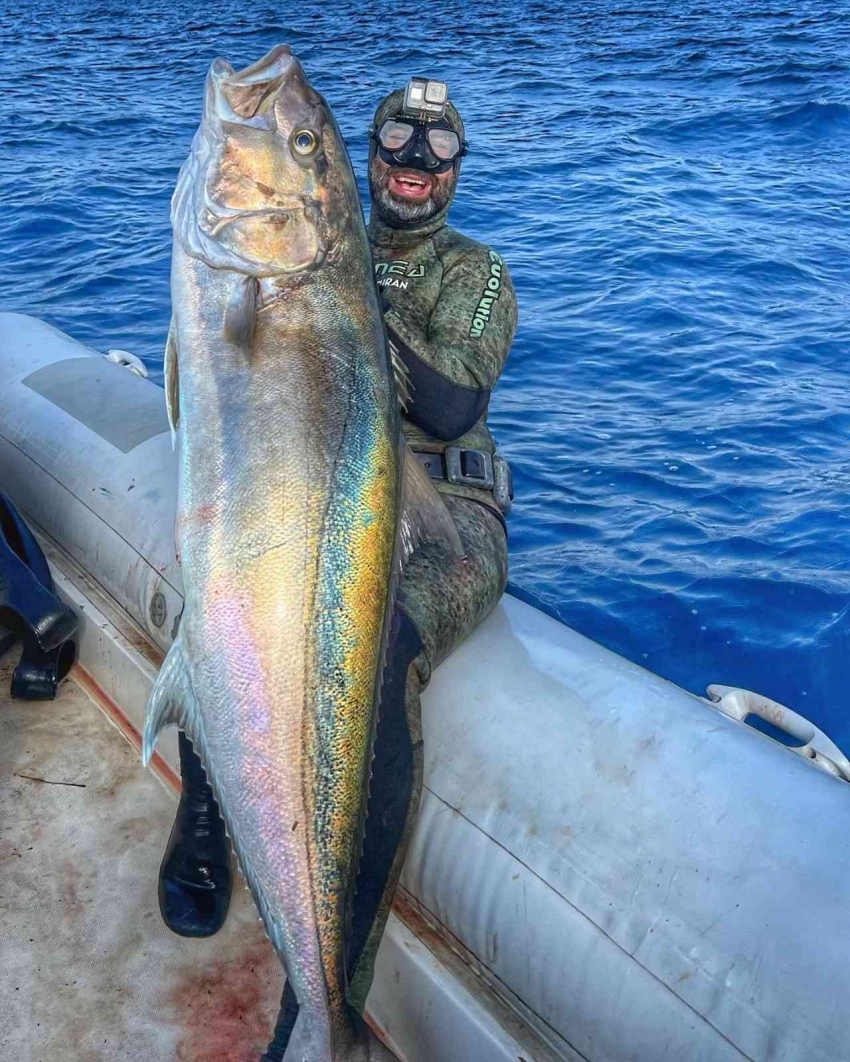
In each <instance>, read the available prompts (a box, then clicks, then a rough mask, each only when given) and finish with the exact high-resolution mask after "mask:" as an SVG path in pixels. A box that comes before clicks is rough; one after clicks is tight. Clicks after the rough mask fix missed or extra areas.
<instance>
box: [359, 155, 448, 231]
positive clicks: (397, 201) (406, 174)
mask: <svg viewBox="0 0 850 1062" xmlns="http://www.w3.org/2000/svg"><path fill="white" fill-rule="evenodd" d="M456 181H457V173H456V172H455V170H454V168H452V169H450V170H447V171H446V172H445V173H426V172H425V171H424V170H411V169H406V168H405V167H404V166H388V165H387V163H386V162H384V161H383V160H382V159H381V158H380V157H379V156H378V155H377V154H376V155H375V157H374V158H373V159H372V161H371V162H370V164H369V190H370V192H371V194H372V203H373V204H374V206H375V208H376V209H377V211H378V214H379V215H380V217H381V219H382V220H383V221H384V223H385V224H387V225H391V226H394V225H402V226H404V225H410V224H412V223H415V222H422V221H428V220H429V219H430V218H432V217H434V216H435V215H436V214H439V212H440V211H441V210H442V209H443V208H444V207H445V206H446V205H447V204H448V202H449V200H450V199H451V197H452V194H453V193H454V187H455V183H456Z"/></svg>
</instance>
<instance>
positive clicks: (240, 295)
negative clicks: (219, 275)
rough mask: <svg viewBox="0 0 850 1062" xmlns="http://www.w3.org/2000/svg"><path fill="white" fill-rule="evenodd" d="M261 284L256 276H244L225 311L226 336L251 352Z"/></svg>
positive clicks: (242, 348)
mask: <svg viewBox="0 0 850 1062" xmlns="http://www.w3.org/2000/svg"><path fill="white" fill-rule="evenodd" d="M258 293H259V284H258V283H257V281H256V279H255V278H254V277H244V278H243V279H242V280H241V281H240V283H239V284H238V286H237V288H236V291H235V293H234V295H233V298H232V299H231V300H230V303H229V304H228V306H227V309H226V310H225V311H224V338H225V339H226V340H227V342H228V343H232V344H233V345H234V346H236V347H239V348H240V349H241V350H244V351H245V352H246V353H248V354H250V352H251V346H252V344H253V342H254V325H255V323H256V320H257V296H258Z"/></svg>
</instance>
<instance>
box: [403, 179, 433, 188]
mask: <svg viewBox="0 0 850 1062" xmlns="http://www.w3.org/2000/svg"><path fill="white" fill-rule="evenodd" d="M396 180H397V181H398V182H399V184H409V185H410V187H411V188H425V186H426V185H425V181H421V180H419V178H418V177H396Z"/></svg>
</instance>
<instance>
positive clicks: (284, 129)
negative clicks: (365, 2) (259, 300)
mask: <svg viewBox="0 0 850 1062" xmlns="http://www.w3.org/2000/svg"><path fill="white" fill-rule="evenodd" d="M360 209H361V208H360V204H359V200H358V199H357V190H356V184H355V181H354V174H353V171H352V169H351V163H350V161H349V158H348V154H347V152H346V149H345V145H344V142H343V139H342V136H341V134H340V132H339V129H338V127H337V124H336V122H335V120H334V118H333V115H332V114H331V112H330V109H329V108H328V106H327V104H326V103H325V100H324V99H323V98H322V96H320V95H319V93H317V92H316V91H315V90H314V89H313V88H312V87H311V85H310V83H309V82H308V80H307V77H306V75H305V74H304V70H303V69H302V67H301V64H300V63H299V61H298V60H297V59H296V58H295V56H294V55H293V54H292V52H291V50H290V49H289V47H288V46H286V45H279V46H277V47H276V48H273V49H272V50H271V51H270V52H269V53H268V54H267V55H265V56H264V57H263V58H262V59H260V60H259V61H258V62H256V63H254V64H252V65H251V66H248V67H246V68H245V69H244V70H239V71H234V70H233V68H232V67H231V66H230V64H229V63H228V62H227V61H226V60H224V59H217V60H216V61H215V62H214V63H213V65H212V67H211V68H210V71H209V74H208V76H207V83H206V92H205V100H204V116H203V120H202V122H201V126H200V128H199V130H198V132H197V134H196V136H195V140H194V142H193V145H192V152H191V154H190V156H189V159H188V160H187V162H186V163H185V164H184V167H183V170H182V171H181V174H180V177H179V179H178V183H177V189H176V191H175V194H174V200H173V202H172V222H173V226H174V232H175V236H176V238H177V239H178V240H179V241H180V243H181V244H182V245H183V247H184V249H185V250H186V251H187V252H188V253H189V254H191V255H193V256H195V257H198V258H201V259H203V260H204V261H206V262H207V264H208V265H210V266H213V267H214V268H225V269H234V270H236V271H238V272H243V273H248V274H250V275H253V276H257V277H273V276H280V275H285V274H292V273H301V272H304V271H306V270H311V269H317V268H318V267H319V266H321V265H322V264H323V263H324V262H325V261H326V259H327V258H328V256H329V255H334V254H335V253H336V252H337V251H338V247H339V245H340V244H341V243H342V242H343V241H344V239H345V235H346V232H347V231H348V230H349V229H350V227H351V216H352V214H351V211H352V210H354V211H355V212H356V213H357V214H358V215H360Z"/></svg>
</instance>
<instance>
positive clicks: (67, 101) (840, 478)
mask: <svg viewBox="0 0 850 1062" xmlns="http://www.w3.org/2000/svg"><path fill="white" fill-rule="evenodd" d="M826 6H827V5H823V4H820V3H816V2H814V0H795V3H794V4H793V5H790V4H789V5H781V4H778V3H775V2H772V3H768V2H767V0H763V2H760V3H750V2H748V0H735V2H732V0H716V2H715V3H713V4H707V3H704V2H697V0H678V2H675V0H674V2H673V3H671V2H669V0H665V2H659V0H643V2H636V3H634V4H633V5H631V6H629V5H622V6H620V5H617V4H613V3H611V2H609V0H606V2H603V0H574V2H572V3H567V2H552V0H546V2H530V3H527V4H515V5H507V4H506V5H495V6H494V5H493V4H492V3H483V2H481V0H469V2H467V3H465V4H463V5H455V4H450V3H447V2H446V0H432V2H431V3H430V4H429V5H427V6H426V7H423V6H422V5H419V4H417V5H413V4H408V3H405V2H404V0H400V2H398V3H388V2H386V0H378V2H375V3H372V4H362V3H354V2H352V0H339V2H336V3H334V4H325V5H321V6H320V5H315V4H313V5H310V4H307V3H302V4H286V3H275V4H269V3H261V2H254V3H251V4H247V3H236V2H235V0H207V2H205V3H200V2H197V0H194V2H191V3H187V2H179V0H171V2H165V0H136V3H135V4H133V5H132V8H131V10H129V11H127V10H125V5H123V4H122V5H119V4H117V3H114V2H105V3H98V2H97V0H92V2H89V0H86V2H81V0H65V2H63V0H52V2H50V3H48V2H46V0H32V2H28V3H26V4H23V3H19V4H14V3H10V2H9V0H0V45H2V54H3V60H4V61H3V64H2V68H0V151H2V154H1V155H0V157H2V160H3V164H2V166H0V248H2V250H0V308H2V309H13V310H19V311H23V312H27V313H32V314H36V315H38V316H40V317H43V318H45V319H47V320H48V321H50V322H51V323H53V324H55V325H57V326H58V327H60V328H62V329H64V330H66V331H68V332H70V333H71V334H72V335H74V336H75V337H77V338H78V339H81V340H83V341H84V342H86V343H89V344H91V345H92V346H94V347H96V348H99V349H101V350H105V349H106V348H107V347H110V346H120V347H125V348H127V349H129V350H131V351H134V352H136V353H138V354H140V355H141V356H142V357H143V358H144V359H145V361H146V362H147V363H148V364H149V365H150V366H151V367H152V368H153V369H154V370H155V371H159V367H160V364H161V350H162V347H163V343H164V339H165V333H166V329H167V325H168V317H169V285H168V270H169V254H170V236H169V221H168V203H169V197H170V194H171V191H172V188H173V185H174V181H175V177H176V174H177V170H178V168H179V166H180V164H181V162H182V160H183V158H184V157H185V155H186V153H187V149H188V145H189V141H190V139H191V136H192V133H193V131H194V129H195V127H196V125H197V122H198V118H199V114H200V104H201V90H202V85H203V79H204V74H205V71H206V69H207V68H208V66H209V64H210V62H211V61H212V60H213V59H214V58H215V57H216V56H217V55H224V56H226V57H227V58H228V59H230V60H231V61H232V62H233V63H234V65H237V64H245V63H248V62H251V61H253V60H255V59H257V58H259V56H260V55H262V54H263V53H264V52H265V51H266V50H267V49H268V48H269V47H270V46H271V45H273V44H275V43H278V42H288V43H290V44H291V45H292V46H293V49H294V50H295V51H296V53H297V54H298V55H299V56H300V58H301V59H302V62H303V63H304V65H305V68H306V70H307V72H308V75H309V76H310V78H311V80H312V81H313V83H314V84H315V85H316V86H317V87H318V88H319V89H320V91H322V92H323V93H324V94H325V95H326V96H327V97H328V99H329V101H330V102H331V104H332V106H333V108H334V111H335V113H336V115H337V118H338V120H339V122H340V125H341V127H342V129H343V132H344V133H345V134H346V137H347V138H348V141H349V145H350V150H351V153H352V156H353V158H354V160H355V163H356V166H357V168H358V174H359V176H360V178H361V181H362V179H363V177H364V175H365V155H366V147H367V145H366V138H365V129H366V127H367V125H368V122H369V119H370V117H371V110H372V108H373V107H374V104H375V102H376V101H377V100H378V99H379V98H380V96H381V95H383V93H384V92H386V91H387V90H389V89H390V88H392V87H396V86H398V85H400V84H402V83H403V82H404V81H405V80H406V79H407V78H408V77H409V76H410V75H412V74H427V75H431V76H435V77H440V78H443V79H445V80H446V81H448V82H449V85H450V87H451V92H452V97H453V99H454V100H455V101H456V102H457V104H458V106H459V107H460V109H461V111H462V113H463V115H464V117H465V119H466V122H467V126H468V132H469V138H470V141H471V143H472V152H471V154H470V155H469V157H468V159H466V160H465V162H464V167H463V173H462V179H461V185H460V191H459V194H458V198H457V201H456V206H455V208H454V210H453V215H452V221H453V224H455V225H456V226H457V227H459V228H460V229H462V230H463V231H465V232H467V233H469V234H470V235H472V236H474V237H476V238H479V239H482V240H484V241H485V242H487V243H490V244H492V245H493V246H495V247H496V248H497V249H498V250H499V251H500V252H502V253H503V255H504V257H505V259H506V260H507V262H508V264H509V266H510V269H511V272H512V275H513V277H514V280H515V283H516V287H517V291H518V294H519V300H520V308H521V322H520V328H519V331H518V334H517V338H516V343H515V346H514V349H513V351H512V354H511V357H510V361H509V364H508V367H507V370H506V372H505V374H504V377H503V380H502V382H501V384H500V386H499V388H498V390H497V391H496V393H495V395H494V398H493V402H492V414H491V424H492V426H493V428H494V430H495V432H496V435H497V437H498V439H499V440H500V442H501V445H502V448H503V451H504V452H505V454H506V455H507V456H508V457H509V458H510V459H511V461H512V463H513V466H514V469H515V474H516V488H517V504H516V508H515V512H514V515H513V516H512V517H511V521H510V527H511V537H510V543H511V556H512V577H513V579H514V580H515V581H516V582H517V583H519V584H520V585H521V586H523V587H525V588H527V589H529V590H531V591H533V592H535V593H536V594H538V595H539V596H540V597H542V598H543V599H544V600H545V601H546V602H548V603H549V604H550V605H551V606H553V607H554V608H556V609H557V611H558V612H559V613H560V615H561V616H562V617H563V618H564V619H565V620H566V621H567V622H568V623H570V624H571V625H572V626H574V627H576V628H577V629H578V630H580V631H582V632H583V633H585V634H587V635H589V636H590V637H592V638H595V639H597V640H598V641H601V642H602V643H604V644H605V645H608V646H610V647H611V648H613V649H615V650H616V651H618V652H620V653H622V654H623V655H625V656H626V657H629V658H630V659H632V660H635V661H637V662H638V663H641V664H643V665H645V666H647V667H649V668H651V669H652V670H654V671H656V672H658V673H660V674H662V675H664V676H666V677H668V678H670V679H673V680H674V681H676V682H678V683H680V684H681V685H683V686H685V687H687V688H689V689H692V690H694V691H695V692H702V691H703V690H704V687H705V685H706V684H707V683H708V682H711V681H715V682H724V683H729V684H735V685H743V686H746V687H749V688H753V689H756V690H759V691H761V692H763V693H766V694H768V695H771V696H773V697H775V698H777V699H779V700H781V701H784V702H785V703H787V704H789V705H790V706H792V707H795V708H796V709H798V710H799V711H802V712H803V713H805V714H808V715H809V716H810V717H811V718H812V719H814V720H815V721H816V722H818V723H820V724H821V725H822V726H824V727H825V728H827V729H828V731H829V732H830V733H831V734H832V735H833V736H834V737H835V738H836V739H838V740H839V741H841V742H843V744H844V746H845V748H848V749H850V713H848V711H847V705H846V702H845V699H844V698H845V695H846V691H847V688H848V685H850V681H849V680H850V668H848V611H850V545H848V538H847V535H848V503H850V440H849V439H848V433H849V432H850V405H848V396H847V378H848V377H847V360H848V355H850V329H848V314H850V295H848V292H849V291H850V287H848V284H850V257H849V256H848V255H849V254H850V238H848V237H850V223H849V222H848V204H850V47H848V44H847V41H848V39H850V5H848V4H846V3H842V4H838V5H833V10H831V11H825V10H824V8H825V7H826ZM363 190H364V191H365V185H364V186H363Z"/></svg>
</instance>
